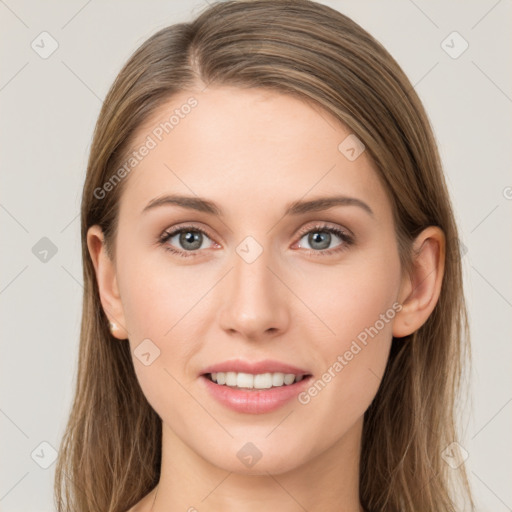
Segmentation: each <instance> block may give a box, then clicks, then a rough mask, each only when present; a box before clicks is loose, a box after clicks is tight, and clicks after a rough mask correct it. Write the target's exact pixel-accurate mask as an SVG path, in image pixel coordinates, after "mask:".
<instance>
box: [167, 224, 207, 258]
mask: <svg viewBox="0 0 512 512" xmlns="http://www.w3.org/2000/svg"><path fill="white" fill-rule="evenodd" d="M204 237H207V238H209V236H208V234H207V233H206V231H204V230H202V229H200V228H198V227H196V226H182V227H180V228H178V229H174V230H173V231H170V232H167V231H165V232H164V233H163V234H162V235H161V237H160V239H159V243H160V244H161V245H162V246H163V248H164V249H165V250H166V251H170V252H172V253H174V254H178V255H180V256H182V257H183V258H188V257H190V256H197V252H195V251H198V250H199V249H204V248H205V247H202V245H203V241H204ZM173 238H177V240H176V242H175V243H177V244H180V245H181V246H182V247H183V248H184V249H185V250H179V249H175V248H174V247H173V246H172V245H170V244H169V243H168V242H169V241H172V239H173Z"/></svg>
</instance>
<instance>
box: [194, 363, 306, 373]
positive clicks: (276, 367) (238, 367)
mask: <svg viewBox="0 0 512 512" xmlns="http://www.w3.org/2000/svg"><path fill="white" fill-rule="evenodd" d="M218 372H235V373H251V374H253V375H257V374H261V373H284V374H287V373H288V374H289V373H293V374H294V375H309V372H308V371H307V370H304V369H302V368H298V367H296V366H292V365H291V364H287V363H281V362H280V361H273V360H270V359H265V360H263V361H244V360H243V359H230V360H229V361H224V362H222V363H218V364H214V365H212V366H208V367H207V368H204V369H203V371H202V375H204V374H207V373H218Z"/></svg>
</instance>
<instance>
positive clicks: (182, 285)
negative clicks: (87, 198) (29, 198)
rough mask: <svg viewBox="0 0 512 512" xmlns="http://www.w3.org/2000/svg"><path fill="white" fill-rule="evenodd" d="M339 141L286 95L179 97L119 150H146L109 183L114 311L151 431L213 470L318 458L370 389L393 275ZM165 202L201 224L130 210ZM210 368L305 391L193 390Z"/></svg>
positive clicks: (356, 417) (327, 121)
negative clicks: (117, 189) (116, 203)
mask: <svg viewBox="0 0 512 512" xmlns="http://www.w3.org/2000/svg"><path fill="white" fill-rule="evenodd" d="M191 97H193V98H195V101H196V102H197V104H196V105H195V106H194V107H192V108H181V107H182V106H183V105H186V104H187V100H188V99H189V98H191ZM189 104H190V103H189ZM180 108H181V110H180V112H181V115H180V116H178V117H176V118H175V119H174V121H176V119H178V118H179V121H178V122H175V124H174V126H173V128H172V130H169V129H168V132H169V133H166V132H165V131H163V132H162V125H161V123H165V122H166V121H168V120H169V118H170V116H171V115H172V114H173V111H174V110H175V109H180ZM184 112H188V113H187V114H185V113H184ZM158 127H160V129H158ZM350 133H351V132H350V131H349V130H348V129H346V128H345V127H343V126H342V125H341V124H340V123H337V122H336V120H335V119H333V118H332V117H330V116H329V114H327V113H325V112H324V111H321V110H320V109H318V108H315V107H313V106H310V105H308V104H306V103H303V102H301V101H300V100H298V99H295V98H293V97H291V96H287V95H282V94H278V93H275V92H269V91H265V90H259V89H250V90H241V89H236V88H231V87H222V88H211V89H206V90H205V91H204V92H197V91H193V92H191V91H188V92H182V93H180V94H179V95H176V96H174V97H173V98H172V100H171V101H169V102H168V103H167V104H165V105H164V106H162V107H161V108H160V110H159V111H158V113H157V114H156V115H155V116H153V117H152V118H151V119H150V120H149V121H148V122H147V123H146V124H145V125H144V126H142V127H140V128H139V130H138V132H137V139H136V141H135V143H134V144H133V147H134V148H140V147H141V146H142V145H143V144H144V143H146V144H147V146H153V147H151V148H150V150H149V151H148V152H147V155H146V156H144V158H142V160H141V161H140V162H139V163H138V164H137V165H136V167H134V168H133V170H132V171H131V173H130V174H129V175H128V176H127V177H126V178H125V179H126V180H127V183H126V184H125V185H126V189H125V190H124V192H123V195H122V198H121V203H120V211H119V229H118V234H117V239H116V251H117V259H116V261H115V280H116V286H117V289H118V292H119V298H120V300H119V309H118V310H116V314H117V317H118V319H119V320H120V321H121V323H122V325H123V326H124V327H125V328H126V330H127V332H128V333H129V343H130V347H131V350H132V354H134V352H135V354H134V355H133V362H134V366H135V371H136V375H137V378H138V380H139V382H140V385H141V387H142V390H143V392H144V394H145V395H146V397H147V399H148V401H149V403H150V404H151V406H152V407H153V408H154V410H155V411H156V412H157V413H158V415H159V416H160V417H161V418H162V420H163V425H164V429H165V431H167V432H168V435H169V436H172V437H173V438H174V439H175V440H179V442H180V443H183V444H184V445H186V446H187V449H189V450H192V452H193V453H194V454H197V455H199V456H200V457H201V458H202V459H204V460H205V461H208V462H209V463H211V464H213V465H215V466H217V467H220V468H223V469H225V470H229V471H235V472H247V473H254V474H260V473H261V474H262V473H264V472H266V471H269V472H271V473H280V472H283V471H287V470H290V469H292V468H295V467H298V466H300V465H302V464H305V463H307V462H308V461H311V460H313V459H314V458H315V457H316V456H318V455H319V454H321V453H323V452H325V451H326V450H327V449H329V448H330V449H333V450H335V449H336V447H337V446H341V445H342V444H343V443H344V442H345V441H346V440H347V438H348V437H349V436H350V435H351V434H350V433H351V432H354V429H357V428H359V427H360V426H361V424H362V417H363V414H364V412H365V411H366V409H367V408H368V406H369V405H370V403H371V401H372V400H373V398H374V396H375V394H376V392H377V390H378V387H379V384H380V381H381V377H382V374H383V372H384V368H385V365H386V362H387V358H388V354H389V349H390V345H391V339H392V330H393V322H394V316H395V314H396V312H397V299H398V296H399V289H400V285H401V279H402V272H401V267H400V262H399V255H398V250H397V243H396V237H395V231H394V224H393V218H392V208H391V204H390V201H389V199H388V196H387V195H386V192H385V190H384V188H383V186H382V184H381V182H380V181H379V179H378V176H377V174H376V170H375V168H374V167H373V164H372V162H371V161H370V158H369V156H368V155H367V153H366V152H365V151H363V152H362V153H361V154H360V155H359V156H358V157H357V158H355V159H354V156H357V151H358V148H357V146H355V145H354V140H353V139H350V138H349V139H347V140H345V139H346V137H348V136H349V135H350ZM148 136H149V137H150V139H151V140H152V141H153V143H154V144H153V143H151V142H149V143H148V141H149V139H148ZM159 139H161V140H159ZM344 141H345V142H344ZM342 143H343V144H342ZM340 144H341V147H340V148H341V149H340V148H339V146H340ZM351 147H352V148H354V151H351V149H350V148H351ZM166 195H173V196H186V197H188V198H191V199H193V200H195V201H196V203H197V201H198V199H206V200H207V201H209V202H210V203H214V204H215V208H216V209H217V210H218V212H217V213H213V212H212V211H207V208H204V207H203V208H202V210H201V209H200V210H197V209H193V208H187V207H185V206H184V205H183V204H182V205H181V206H180V205H177V204H175V203H172V202H163V203H161V204H160V205H155V204H154V203H153V206H152V207H147V206H148V205H149V204H151V202H152V201H154V200H155V199H156V198H162V197H163V196H166ZM334 197H338V198H339V197H343V198H345V199H342V200H340V201H339V202H337V203H334V202H333V203H327V202H326V203H325V204H324V208H319V207H317V208H316V209H311V208H309V209H308V208H307V207H305V206H302V207H300V206H298V202H306V203H309V202H311V201H315V200H317V199H319V198H326V199H331V198H334ZM191 204H192V203H189V205H191ZM312 204H314V203H312ZM294 206H295V207H294ZM310 206H311V204H310ZM317 206H318V203H317ZM320 206H321V205H320ZM288 210H290V211H288ZM180 229H181V230H182V231H179V230H180ZM141 344H142V345H141ZM233 361H235V363H237V362H238V363H240V361H241V363H240V364H242V363H249V365H250V364H251V363H259V362H263V364H262V365H261V366H259V367H258V366H247V367H244V366H240V365H239V366H236V364H235V366H234V367H231V366H222V365H223V363H226V362H233ZM269 361H270V362H272V364H271V363H269ZM215 365H221V366H220V370H222V369H223V368H224V369H231V370H233V369H235V370H236V369H238V370H239V372H240V373H246V374H249V375H251V376H252V375H254V374H264V373H271V374H272V375H271V376H270V381H268V380H267V379H268V378H269V377H258V379H259V381H258V382H259V383H260V384H261V385H263V386H266V385H268V384H266V383H268V382H274V381H273V380H272V379H276V381H275V382H276V383H277V384H279V379H280V377H279V376H277V377H275V375H274V374H279V373H285V374H286V373H290V372H291V373H292V374H294V375H295V374H299V373H300V374H301V375H306V376H305V377H303V378H302V380H299V381H298V382H296V383H294V384H290V385H286V384H284V385H283V386H282V387H277V386H276V387H272V388H271V389H266V390H264V391H255V390H254V389H253V390H249V389H245V390H244V389H233V388H232V387H230V386H227V385H221V384H215V383H213V382H211V381H210V380H208V377H207V376H205V375H204V374H205V373H212V371H211V370H212V369H211V368H210V367H212V366H215ZM283 365H291V366H293V367H294V368H292V369H290V368H285V367H284V366H283ZM214 370H215V369H214ZM216 370H219V367H218V368H216ZM220 370H219V372H220ZM280 370H283V371H280ZM219 372H213V373H217V374H218V373H219ZM218 378H220V379H221V381H222V377H218ZM230 378H233V377H232V376H231V377H230ZM234 378H235V379H238V380H236V383H237V384H240V385H244V384H243V382H244V380H243V379H245V378H246V376H242V377H240V375H237V374H236V373H235V377H234ZM240 379H241V380H240ZM299 379H300V376H299ZM231 382H232V381H231ZM253 382H254V381H253ZM257 393H259V394H260V395H259V398H257V397H256V394H257ZM248 443H252V445H254V447H253V446H252V445H250V444H248ZM255 448H256V449H255ZM258 453H259V454H260V455H257V456H261V459H260V460H259V461H258V463H257V464H256V465H254V467H251V466H250V464H245V463H243V460H242V459H243V458H244V456H245V455H249V456H250V455H254V454H258Z"/></svg>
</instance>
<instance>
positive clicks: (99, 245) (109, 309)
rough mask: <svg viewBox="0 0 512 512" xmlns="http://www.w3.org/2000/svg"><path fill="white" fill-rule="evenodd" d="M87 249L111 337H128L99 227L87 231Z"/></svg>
mask: <svg viewBox="0 0 512 512" xmlns="http://www.w3.org/2000/svg"><path fill="white" fill-rule="evenodd" d="M87 247H88V249H89V254H90V256H91V260H92V263H93V265H94V269H95V271H96V281H97V283H98V290H99V294H100V301H101V305H102V307H103V311H104V312H105V315H106V316H107V318H108V319H109V328H110V331H111V333H112V336H114V337H116V338H118V339H120V340H122V339H126V338H127V337H128V332H127V329H126V328H125V327H124V326H125V318H124V312H123V307H122V303H121V297H120V294H119V288H118V285H117V276H116V269H115V265H114V262H113V261H112V260H111V259H110V257H109V256H108V254H107V252H106V247H105V243H104V236H103V231H102V229H101V227H100V226H98V225H94V226H91V227H90V228H89V230H88V231H87Z"/></svg>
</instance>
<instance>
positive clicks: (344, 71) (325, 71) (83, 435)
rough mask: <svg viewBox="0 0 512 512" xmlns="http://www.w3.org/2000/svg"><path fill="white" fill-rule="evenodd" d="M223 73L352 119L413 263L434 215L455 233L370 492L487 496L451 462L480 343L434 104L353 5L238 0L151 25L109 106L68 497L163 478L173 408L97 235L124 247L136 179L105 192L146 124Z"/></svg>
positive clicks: (389, 380) (382, 398) (366, 438)
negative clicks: (104, 292)
mask: <svg viewBox="0 0 512 512" xmlns="http://www.w3.org/2000/svg"><path fill="white" fill-rule="evenodd" d="M221 85H230V86H236V87H241V88H242V87H243V88H252V87H255V88H267V89H271V90H274V91H276V92H280V93H283V94H290V95H294V96H295V97H297V98H299V99H301V100H303V101H307V102H310V103H312V104H315V105H316V106H317V107H321V109H324V110H325V111H326V112H328V113H330V114H332V115H333V116H334V117H335V118H337V119H338V120H339V121H341V122H342V123H343V124H344V125H345V126H348V127H349V128H350V130H351V132H353V133H355V134H356V136H357V137H358V138H359V139H360V140H361V141H362V142H363V143H364V145H365V146H366V151H367V152H368V154H369V156H370V157H371V159H372V160H373V162H374V163H375V166H376V168H377V169H378V173H379V178H380V179H381V180H382V182H383V184H384V186H385V188H386V190H387V192H388V193H389V197H390V199H391V201H392V206H393V211H394V218H395V225H396V235H397V240H398V243H399V248H400V257H401V261H402V264H403V265H404V268H408V266H409V265H410V262H411V255H410V247H411V242H412V240H413V239H414V237H415V236H416V235H418V234H419V233H420V232H421V231H422V230H423V229H424V228H426V227H427V226H431V225H434V226H439V227H440V228H441V229H442V230H443V231H444V233H445V236H446V244H447V246H446V254H447V255H448V257H447V258H446V262H445V273H444V279H443V285H442V289H441V295H440V298H439V301H438V303H437V305H436V307H435V309H434V311H433V313H432V314H431V316H430V317H429V318H428V320H427V321H426V323H425V324H424V325H423V326H422V327H421V328H420V329H418V330H417V331H416V332H415V333H413V334H412V335H410V336H408V337H406V338H401V339H393V341H392V348H391V352H390V357H389V361H388V364H387V368H386V371H385V374H384V377H383V380H382V383H381V386H380V388H379V391H378V393H377V395H376V397H375V399H374V401H373V402H372V404H371V406H370V407H369V408H368V410H367V411H366V413H365V417H364V427H363V438H362V452H361V465H360V500H361V503H362V505H363V506H364V507H365V508H366V509H369V510H372V511H386V512H391V511H401V512H417V511H422V512H426V511H433V510H435V511H436V512H448V511H455V510H457V504H456V496H455V486H454V485H453V484H455V483H459V484H460V490H461V494H460V495H459V496H464V497H466V498H467V499H468V500H469V503H470V504H471V506H472V507H473V499H472V496H471V491H470V487H469V483H468V479H467V475H466V472H465V469H464V465H461V466H460V467H459V468H458V469H456V470H454V469H452V468H451V467H449V465H448V464H447V463H445V462H444V460H443V450H444V449H445V448H446V447H447V446H448V445H450V444H451V443H452V442H454V441H456V440H457V423H456V421H455V418H456V405H457V395H458V392H459V389H460V384H461V382H462V380H463V379H462V377H463V370H464V369H465V368H466V367H467V366H466V363H469V362H470V360H469V357H470V349H469V336H468V322H467V316H466V307H465V302H464V295H463V282H462V270H461V257H460V253H459V249H458V234H457V227H456V223H455V220H454V215H453V212H452V208H451V204H450V199H449V195H448V192H447V187H446V184H445V180H444V177H443V171H442V165H441V161H440V157H439V154H438V150H437V147H436V142H435V138H434V136H433V133H432V129H431V126H430V124H429V120H428V117H427V115H426V113H425V111H424V108H423V106H422V104H421V101H420V99H419V98H418V96H417V94H416V92H415V90H414V88H413V86H412V85H411V83H410V82H409V80H408V79H407V77H406V76H405V74H404V72H403V71H402V70H401V68H400V67H399V65H398V64H397V62H396V61H395V60H394V59H393V57H392V56H391V55H390V54H389V53H388V52H387V51H386V50H385V48H384V47H383V46H382V45H381V44H380V43H379V42H378V41H376V40H375V39H374V38H373V37H372V36H371V35H370V34H368V33H367V32H366V31H365V30H364V29H362V28H361V27H360V26H359V25H358V24H356V23H355V22H354V21H352V20H351V19H350V18H348V17H347V16H345V15H343V14H341V13H340V12H338V11H336V10H334V9H331V8H330V7H327V6H325V5H322V4H319V3H316V2H313V1H309V0H281V1H276V0H251V1H247V0H239V1H227V2H219V3H216V4H213V5H211V6H208V7H207V8H206V9H205V10H204V11H203V12H202V13H200V15H199V16H198V17H197V18H196V19H195V20H193V21H192V22H190V23H180V24H176V25H172V26H169V27H166V28H164V29H162V30H160V31H158V32H157V33H155V34H154V35H153V36H151V37H150V38H149V39H148V40H147V41H145V42H144V43H143V44H142V45H141V46H140V48H138V49H137V51H136V52H135V53H134V54H133V55H132V56H131V58H130V59H129V60H128V62H127V63H126V64H125V66H124V67H123V69H122V70H121V72H120V73H119V75H118V76H117V78H116V79H115V82H114V83H113V85H112V87H111V89H110V91H109V92H108V94H107V97H106V99H105V101H104V103H103V106H102V109H101V112H100V115H99V118H98V121H97V124H96V128H95V132H94V138H93V142H92V146H91V152H90V157H89V162H88V167H87V175H86V179H85V184H84V189H83V197H82V205H81V236H82V257H83V280H84V296H83V311H82V324H81V334H80V350H79V361H78V375H77V381H76V390H75V395H74V401H73V405H72V409H71V414H70V417H69V421H68V424H67V427H66V431H65V433H64V436H63V439H62V444H61V447H60V451H59V457H58V461H57V466H56V473H55V477H56V478H55V499H56V503H57V507H58V510H59V511H76V512H86V511H87V512H89V511H92V510H94V511H98V512H103V511H104V512H125V511H126V510H127V509H128V508H130V507H131V506H132V505H134V504H135V503H137V502H138V501H140V500H141V498H142V497H144V496H145V495H146V494H147V493H148V492H150V491H151V490H152V489H153V488H154V487H155V486H156V485H157V483H158V481H159V477H160V462H161V434H162V430H161V419H160V418H159V416H158V415H157V414H156V412H155V411H154V410H153V409H152V408H151V406H150V405H149V403H148V402H147V400H146V398H145V396H144V394H143V392H142V390H141V388H140V386H139V383H138V381H137V378H136V376H135V372H134V368H133V363H132V358H131V354H130V348H129V344H128V341H119V340H117V339H115V338H113V337H112V335H111V334H110V332H109V329H108V319H107V317H106V315H105V313H104V311H103V309H102V307H101V303H100V300H99V293H98V287H97V281H96V278H95V272H94V267H93V264H92V260H91V258H90V255H89V252H88V248H87V238H86V236H87V230H88V228H89V227H90V226H92V225H94V224H98V225H99V226H101V228H102V229H103V232H104V235H105V242H106V244H107V248H108V250H109V254H110V255H111V257H112V258H115V236H116V226H117V224H116V223H117V216H118V205H119V199H120V197H121V194H122V191H123V188H124V185H125V182H126V180H121V182H120V183H118V184H116V186H115V187H113V189H112V190H111V191H110V192H109V193H107V194H104V197H103V196H102V195H99V194H98V192H97V191H98V189H100V188H101V187H102V186H103V185H104V184H105V183H106V182H108V181H109V180H111V179H112V177H113V176H114V174H115V173H116V171H117V170H118V169H119V167H120V166H121V165H122V162H123V161H125V159H126V158H127V154H128V151H129V149H130V144H131V143H132V142H133V140H134V136H135V134H136V133H137V129H138V128H140V127H141V125H143V123H144V122H145V121H146V120H147V119H148V118H149V116H151V115H152V114H153V113H155V111H156V110H157V109H158V108H159V107H160V106H161V105H162V104H163V103H164V102H167V101H169V99H170V98H171V97H172V96H173V94H175V93H177V92H179V91H184V90H192V89H194V88H197V87H200V88H204V87H206V86H221ZM320 111H321V110H320ZM95 191H96V193H95ZM456 448H457V446H456V445H455V446H454V447H452V450H455V451H456ZM451 453H453V452H451ZM450 474H451V475H453V476H456V477H457V480H456V481H452V480H451V477H450Z"/></svg>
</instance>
